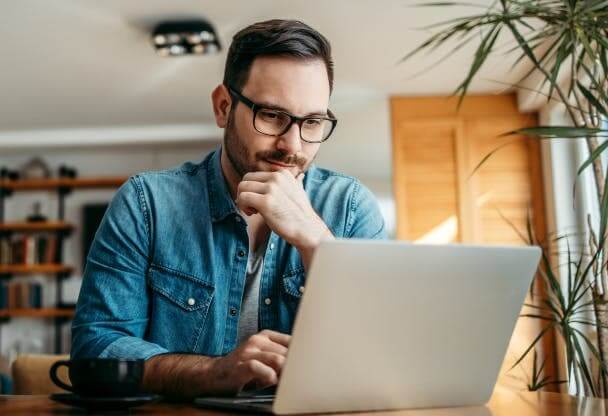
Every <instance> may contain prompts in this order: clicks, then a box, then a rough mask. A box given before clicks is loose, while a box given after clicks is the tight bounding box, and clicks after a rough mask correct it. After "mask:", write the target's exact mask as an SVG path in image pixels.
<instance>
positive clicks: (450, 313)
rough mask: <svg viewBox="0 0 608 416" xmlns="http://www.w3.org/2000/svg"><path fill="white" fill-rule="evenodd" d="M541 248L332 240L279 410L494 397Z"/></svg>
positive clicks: (316, 266) (317, 263)
mask: <svg viewBox="0 0 608 416" xmlns="http://www.w3.org/2000/svg"><path fill="white" fill-rule="evenodd" d="M540 253H541V252H540V249H539V248H538V247H498V246H466V245H444V246H425V245H414V244H410V243H405V242H395V241H368V240H336V241H326V242H323V243H322V244H321V246H320V247H319V248H318V249H317V251H316V254H315V257H314V259H313V262H312V265H311V268H310V271H309V273H308V276H307V281H306V286H305V293H304V296H303V297H302V300H301V302H300V306H299V311H298V314H297V317H296V321H295V324H294V329H293V337H292V340H291V344H290V348H289V352H288V356H287V361H286V364H285V367H284V368H283V372H282V375H281V380H280V383H279V386H278V390H277V396H276V398H275V401H274V404H273V411H274V413H277V414H291V413H316V412H341V411H349V412H352V411H364V410H381V409H385V410H389V409H403V408H422V407H447V406H474V405H480V404H483V403H485V402H487V400H488V399H489V397H490V395H491V393H492V390H493V387H494V384H495V382H496V378H497V376H498V372H499V369H500V366H501V363H502V361H503V358H504V355H505V352H506V349H507V346H508V343H509V340H510V337H511V334H512V332H513V329H514V326H515V323H516V319H517V316H518V314H519V311H520V309H521V307H522V304H523V301H524V298H525V295H526V292H527V289H528V287H529V285H530V282H531V280H532V276H533V274H534V272H535V270H536V267H537V265H538V261H539V258H540Z"/></svg>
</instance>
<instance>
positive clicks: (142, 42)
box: [0, 0, 525, 139]
mask: <svg viewBox="0 0 608 416" xmlns="http://www.w3.org/2000/svg"><path fill="white" fill-rule="evenodd" d="M477 1H478V3H481V4H489V3H490V2H491V0H477ZM415 3H418V1H416V0H411V1H403V0H383V1H382V2H378V1H371V0H359V1H352V0H351V1H348V0H334V1H321V0H306V1H301V0H292V1H280V0H256V1H236V0H222V1H207V2H203V1H166V0H164V1H157V0H146V1H143V0H140V1H133V0H130V1H126V0H104V1H93V0H54V1H52V2H51V1H48V0H19V1H12V2H10V3H8V2H7V3H5V4H3V7H2V12H1V15H0V46H1V49H2V52H3V54H2V58H1V60H2V61H1V62H2V66H1V68H2V70H1V72H0V74H1V76H0V139H2V138H7V137H9V136H10V137H22V138H24V139H26V138H32V137H34V138H36V137H39V138H41V139H42V138H43V137H45V134H47V133H49V132H53V131H55V132H60V134H68V133H69V131H70V130H72V129H73V130H74V131H77V132H78V134H79V135H82V134H84V133H83V132H86V131H97V132H99V131H100V129H101V130H103V129H108V131H109V130H111V129H129V128H144V127H145V130H136V132H135V133H134V135H135V136H137V135H142V134H143V135H145V134H148V133H149V134H151V135H152V136H153V135H154V129H155V126H159V128H162V129H164V130H163V131H164V132H165V134H166V137H176V138H179V136H180V134H186V133H185V132H187V134H189V135H195V136H196V135H199V136H214V135H217V131H216V129H215V127H214V123H213V118H212V111H211V107H210V98H209V95H210V92H211V90H212V89H213V88H214V87H215V86H216V85H217V84H218V83H219V82H220V81H221V77H222V74H223V65H224V60H225V51H226V47H227V46H228V45H229V43H230V39H231V37H232V35H233V34H234V33H235V32H236V31H237V30H239V29H240V28H242V27H244V26H246V25H248V24H250V23H253V22H255V21H259V20H264V19H268V18H297V19H300V20H302V21H304V22H306V23H308V24H310V25H311V26H313V27H314V28H316V29H318V30H319V31H320V32H322V33H323V34H325V35H326V37H327V38H328V39H329V40H330V42H331V43H332V48H333V54H334V61H335V65H336V87H335V92H334V96H333V97H332V106H333V108H334V109H335V111H336V113H337V114H340V112H348V111H351V110H353V109H356V107H357V106H358V104H359V103H364V102H367V101H369V100H377V99H378V98H379V97H387V96H389V95H394V94H402V95H437V94H449V93H451V92H452V91H453V90H454V88H455V87H456V85H457V84H458V83H459V81H460V80H461V78H462V77H463V76H464V75H465V70H466V68H467V67H468V64H469V62H470V59H471V56H472V50H473V49H472V48H468V49H463V50H462V51H461V52H459V53H457V54H456V55H454V56H453V57H452V58H450V59H449V60H448V61H447V62H445V63H444V64H442V65H433V63H434V62H435V61H436V60H437V59H438V58H439V57H440V56H441V54H435V55H432V56H431V57H426V58H425V57H420V58H417V59H415V60H412V61H408V62H407V63H405V64H398V61H399V59H400V58H401V57H402V56H403V55H404V54H405V53H406V52H407V51H409V50H411V49H412V48H414V47H415V46H417V45H418V44H419V43H420V42H421V41H422V40H423V39H424V38H425V37H426V36H428V33H429V32H425V31H422V30H419V29H417V28H421V27H422V26H424V25H427V24H431V23H435V22H438V21H441V20H445V19H448V18H452V17H455V16H457V15H459V14H466V13H471V12H479V9H471V8H461V9H460V10H458V9H456V8H446V7H442V8H436V7H433V8H413V7H410V6H411V5H413V4H415ZM457 10H458V11H457ZM178 17H204V18H207V19H208V20H210V21H211V22H212V23H213V24H214V25H215V27H216V30H217V31H218V34H219V36H220V41H221V42H222V44H223V46H224V50H223V52H222V53H220V54H218V55H216V56H193V57H175V58H162V57H159V56H157V55H156V54H155V53H154V50H153V48H152V45H151V43H150V38H149V32H150V29H151V28H152V27H153V26H154V25H155V24H156V23H157V22H158V21H161V20H164V19H171V18H178ZM505 39H506V38H505ZM506 41H508V39H506V40H505V41H503V43H505V42H506ZM499 43H500V42H499ZM503 49H505V48H503ZM429 66H431V68H428V67H429ZM524 70H525V68H523V67H522V68H519V69H518V70H517V71H511V70H510V66H509V65H507V64H505V58H504V56H501V55H497V56H496V57H495V58H493V59H492V60H491V61H490V62H488V64H487V65H486V67H484V69H483V70H482V73H481V78H484V79H485V80H483V81H480V82H477V83H476V84H473V87H472V91H473V92H476V93H491V92H499V91H502V90H504V89H505V85H504V84H503V83H505V82H506V83H510V82H511V83H512V82H515V81H516V79H517V78H518V76H519V75H520V74H522V73H523V71H524ZM421 71H422V74H421V75H419V76H418V77H415V78H412V76H413V75H414V74H416V73H418V72H421ZM492 80H501V82H502V83H497V82H494V81H492ZM87 129H88V130H87ZM66 132H68V133H66ZM145 132H148V133H145ZM163 137H164V136H163Z"/></svg>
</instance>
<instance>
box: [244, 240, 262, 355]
mask: <svg viewBox="0 0 608 416" xmlns="http://www.w3.org/2000/svg"><path fill="white" fill-rule="evenodd" d="M264 254H266V244H260V246H259V247H258V248H257V250H256V251H255V252H250V254H249V259H248V260H247V274H246V275H245V289H244V291H243V301H242V303H241V314H240V316H239V331H238V345H241V344H242V343H243V341H245V340H246V339H247V338H249V337H250V336H252V335H254V334H257V333H258V332H259V316H258V314H259V309H260V279H261V277H262V270H263V269H264Z"/></svg>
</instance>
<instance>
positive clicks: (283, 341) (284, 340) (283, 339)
mask: <svg viewBox="0 0 608 416" xmlns="http://www.w3.org/2000/svg"><path fill="white" fill-rule="evenodd" d="M264 335H266V336H267V337H268V339H270V340H271V341H272V342H276V343H277V344H280V345H282V346H284V347H289V341H290V340H291V335H287V334H282V333H280V332H276V331H271V330H266V331H264Z"/></svg>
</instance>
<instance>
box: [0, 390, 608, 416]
mask: <svg viewBox="0 0 608 416" xmlns="http://www.w3.org/2000/svg"><path fill="white" fill-rule="evenodd" d="M607 410H608V401H606V400H601V399H591V398H575V397H572V396H568V395H561V394H557V393H529V392H512V391H509V390H503V389H499V388H497V390H496V391H494V394H493V396H492V398H491V399H490V402H489V403H488V404H487V405H486V406H482V407H461V408H450V409H426V410H399V411H391V412H373V413H357V414H356V415H357V416H364V415H375V416H376V415H378V416H379V415H383V414H386V415H391V416H536V415H550V416H570V415H577V416H596V415H608V411H607ZM78 414H86V412H84V411H83V410H80V409H78V408H72V407H69V406H65V405H62V404H59V403H55V402H53V401H52V400H50V399H49V398H48V397H46V396H2V395H0V415H2V416H4V415H7V416H9V415H11V416H12V415H28V416H30V415H78ZM111 414H136V415H139V414H142V415H173V414H179V415H180V416H190V415H221V414H230V413H222V412H215V411H210V410H205V409H200V408H196V407H193V406H192V405H190V404H174V403H165V402H159V403H155V404H151V405H146V406H141V407H137V408H133V409H131V411H130V412H122V413H116V412H112V413H111ZM233 414H237V413H233ZM240 415H243V414H242V413H241V414H240Z"/></svg>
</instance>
